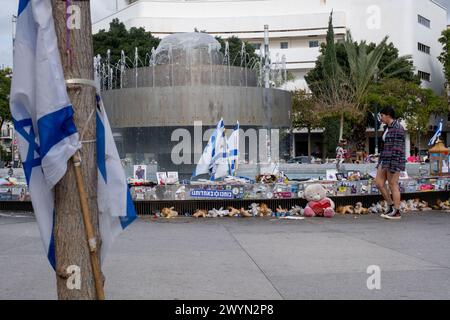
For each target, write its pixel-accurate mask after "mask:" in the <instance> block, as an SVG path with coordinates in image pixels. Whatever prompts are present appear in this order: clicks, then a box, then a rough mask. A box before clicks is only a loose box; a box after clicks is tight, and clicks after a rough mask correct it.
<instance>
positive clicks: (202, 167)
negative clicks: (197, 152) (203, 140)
mask: <svg viewBox="0 0 450 320" xmlns="http://www.w3.org/2000/svg"><path fill="white" fill-rule="evenodd" d="M224 136H225V125H224V122H223V119H220V121H219V122H218V123H217V126H216V129H215V130H214V132H213V134H212V135H211V137H210V138H209V141H208V144H207V145H206V147H205V149H204V150H203V154H202V156H201V157H200V160H199V162H198V163H197V167H196V169H195V171H194V173H193V174H192V177H196V176H199V175H201V174H207V173H208V174H210V175H213V170H214V165H215V163H216V161H217V160H218V159H220V158H221V157H222V156H223V155H222V153H223V148H224V145H223V141H224Z"/></svg>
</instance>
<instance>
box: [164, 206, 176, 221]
mask: <svg viewBox="0 0 450 320" xmlns="http://www.w3.org/2000/svg"><path fill="white" fill-rule="evenodd" d="M173 209H174V208H173V207H171V208H163V209H162V210H161V216H163V217H164V218H167V219H171V218H175V217H178V212H176V211H175V210H173Z"/></svg>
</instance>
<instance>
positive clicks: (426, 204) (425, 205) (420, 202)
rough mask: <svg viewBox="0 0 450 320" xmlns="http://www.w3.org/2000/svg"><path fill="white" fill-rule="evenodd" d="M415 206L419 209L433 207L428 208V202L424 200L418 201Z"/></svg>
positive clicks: (428, 209)
mask: <svg viewBox="0 0 450 320" xmlns="http://www.w3.org/2000/svg"><path fill="white" fill-rule="evenodd" d="M417 207H418V208H419V210H420V211H430V210H433V209H431V208H430V206H429V205H428V202H426V201H419V203H418V205H417Z"/></svg>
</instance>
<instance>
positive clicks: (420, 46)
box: [417, 42, 430, 54]
mask: <svg viewBox="0 0 450 320" xmlns="http://www.w3.org/2000/svg"><path fill="white" fill-rule="evenodd" d="M417 46H418V49H419V51H422V52H425V53H426V54H430V47H429V46H427V45H425V44H423V43H420V42H419V43H418V44H417Z"/></svg>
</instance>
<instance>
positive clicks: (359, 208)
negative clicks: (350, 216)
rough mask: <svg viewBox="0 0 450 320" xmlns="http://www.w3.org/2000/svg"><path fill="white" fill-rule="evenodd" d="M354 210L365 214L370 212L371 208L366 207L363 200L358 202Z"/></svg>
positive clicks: (356, 212)
mask: <svg viewBox="0 0 450 320" xmlns="http://www.w3.org/2000/svg"><path fill="white" fill-rule="evenodd" d="M354 212H355V214H359V215H363V214H368V213H369V209H366V208H364V207H363V205H362V203H361V202H357V203H356V205H355V209H354Z"/></svg>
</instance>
